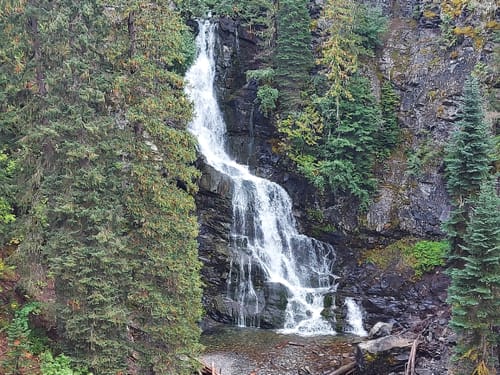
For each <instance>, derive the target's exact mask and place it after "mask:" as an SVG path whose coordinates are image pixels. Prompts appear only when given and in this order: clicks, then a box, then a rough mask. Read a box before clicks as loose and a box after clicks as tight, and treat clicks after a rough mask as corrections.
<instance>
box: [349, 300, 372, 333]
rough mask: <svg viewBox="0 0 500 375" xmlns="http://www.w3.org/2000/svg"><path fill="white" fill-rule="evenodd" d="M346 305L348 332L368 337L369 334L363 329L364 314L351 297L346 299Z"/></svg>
mask: <svg viewBox="0 0 500 375" xmlns="http://www.w3.org/2000/svg"><path fill="white" fill-rule="evenodd" d="M345 305H346V307H347V317H346V321H347V324H348V325H349V327H348V328H347V329H346V332H349V333H352V334H353V335H356V336H367V335H368V334H367V333H366V331H365V329H364V328H363V314H362V313H361V309H360V308H359V306H358V304H357V303H356V301H355V300H354V299H353V298H351V297H347V298H346V299H345Z"/></svg>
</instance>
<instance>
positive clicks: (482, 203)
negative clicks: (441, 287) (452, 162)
mask: <svg viewBox="0 0 500 375" xmlns="http://www.w3.org/2000/svg"><path fill="white" fill-rule="evenodd" d="M473 206H475V208H474V209H473V210H472V212H471V217H470V220H469V221H468V223H467V231H466V234H465V236H464V245H463V246H462V250H463V256H462V260H463V261H464V267H463V268H455V269H452V270H451V271H450V275H451V278H452V283H451V286H450V288H449V290H448V296H449V297H448V302H449V303H450V304H451V307H452V319H451V322H450V324H451V326H452V327H453V329H454V330H455V331H456V332H457V333H458V334H459V345H458V347H457V350H456V352H457V355H458V357H459V358H460V364H459V366H460V367H462V368H461V370H462V371H469V372H468V373H470V372H472V369H473V367H477V366H485V367H491V368H493V365H494V363H495V361H497V359H498V358H496V359H495V357H496V353H497V350H498V349H499V348H498V346H499V344H500V343H499V342H498V332H499V330H500V197H499V196H498V195H497V192H496V190H495V186H494V182H493V181H489V182H486V183H483V184H482V186H481V190H480V193H479V196H478V197H477V199H475V200H474V201H473ZM497 364H498V363H497Z"/></svg>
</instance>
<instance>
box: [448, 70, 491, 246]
mask: <svg viewBox="0 0 500 375" xmlns="http://www.w3.org/2000/svg"><path fill="white" fill-rule="evenodd" d="M491 150H492V147H491V143H490V137H489V134H488V127H487V125H486V122H485V121H484V114H483V110H482V101H481V94H480V91H479V83H478V82H477V80H476V79H475V78H474V77H471V78H470V79H468V80H467V81H466V82H465V84H464V89H463V103H462V105H461V107H460V118H459V121H458V122H457V129H456V130H455V132H454V133H453V135H452V137H451V141H450V143H449V146H448V147H447V149H446V155H445V160H444V161H445V171H446V186H447V189H448V193H449V194H450V197H451V199H452V202H453V205H454V209H453V211H452V213H451V217H450V220H449V221H448V223H447V224H446V232H447V233H448V236H449V238H450V239H451V240H452V250H453V251H454V252H455V253H457V254H459V253H460V251H461V250H460V246H459V245H460V244H461V243H462V239H463V236H464V234H465V228H466V222H467V220H468V219H467V218H468V214H469V211H470V206H469V204H468V202H469V201H470V199H471V198H473V197H475V196H476V195H477V193H478V192H479V188H480V186H481V183H482V182H483V181H484V180H485V178H486V177H487V175H488V173H489V171H490V169H491V166H490V163H491V156H490V152H491Z"/></svg>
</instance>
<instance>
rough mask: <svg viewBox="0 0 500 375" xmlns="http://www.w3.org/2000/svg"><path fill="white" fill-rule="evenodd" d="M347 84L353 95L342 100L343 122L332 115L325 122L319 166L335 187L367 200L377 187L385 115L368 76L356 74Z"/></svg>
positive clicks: (335, 189)
mask: <svg viewBox="0 0 500 375" xmlns="http://www.w3.org/2000/svg"><path fill="white" fill-rule="evenodd" d="M347 87H348V89H349V91H350V92H351V95H352V99H351V100H347V99H344V100H342V101H341V102H340V107H339V114H340V119H341V120H340V122H337V120H336V118H335V117H333V116H332V117H330V118H329V119H328V121H327V123H326V124H325V131H326V132H327V133H328V134H329V136H328V137H327V138H326V140H325V142H324V145H323V146H322V147H321V150H320V155H321V159H322V161H321V162H320V163H319V170H320V172H321V175H323V176H325V179H326V181H327V184H328V185H329V187H330V189H331V190H332V191H342V192H346V193H350V194H352V195H354V196H356V197H357V198H358V199H359V200H360V202H362V203H363V204H366V203H367V202H368V200H369V193H370V192H371V191H372V190H373V189H374V187H375V179H374V177H373V167H374V163H375V157H376V155H377V153H378V152H379V150H378V144H379V142H378V139H377V135H378V133H379V131H380V128H381V126H382V117H381V112H380V108H379V107H378V105H377V103H376V101H375V98H374V96H373V94H372V93H371V91H370V84H369V81H368V80H366V79H364V78H362V77H360V76H358V75H355V76H353V77H351V80H350V81H349V85H348V86H347Z"/></svg>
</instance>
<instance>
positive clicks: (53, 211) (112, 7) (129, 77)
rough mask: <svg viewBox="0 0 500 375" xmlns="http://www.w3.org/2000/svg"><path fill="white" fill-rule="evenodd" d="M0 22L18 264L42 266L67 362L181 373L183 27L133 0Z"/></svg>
mask: <svg viewBox="0 0 500 375" xmlns="http://www.w3.org/2000/svg"><path fill="white" fill-rule="evenodd" d="M0 17H1V20H0V28H1V30H2V35H3V36H4V38H2V40H1V41H0V43H1V44H2V45H1V47H2V48H1V51H2V52H1V54H0V58H1V59H2V64H1V67H0V78H1V80H0V96H1V97H2V98H4V99H5V100H4V101H3V102H2V104H1V105H2V110H3V112H2V114H1V116H2V117H1V120H2V124H4V123H6V124H8V125H9V128H11V129H13V130H12V132H13V134H14V135H15V137H14V138H15V139H17V140H18V143H17V144H16V149H18V150H19V154H18V155H16V157H19V159H18V161H17V165H20V166H22V168H16V172H15V175H14V176H13V178H15V182H16V185H17V187H18V190H19V194H18V196H17V201H16V203H18V204H19V212H20V213H21V214H20V215H19V216H18V218H17V220H16V226H18V230H19V231H20V232H22V233H25V236H24V237H23V240H22V242H21V243H20V245H19V248H18V252H17V260H16V263H17V264H16V265H17V266H18V268H17V269H18V270H19V272H20V273H21V274H22V276H23V277H24V278H26V277H28V276H29V277H31V276H30V274H31V273H30V272H28V271H29V270H30V268H31V269H32V268H33V267H34V266H37V267H39V268H41V269H42V270H44V269H46V268H48V269H49V270H50V272H51V274H52V275H53V277H54V279H55V292H56V314H57V320H58V330H59V335H60V337H61V339H62V345H63V348H64V351H65V353H66V354H67V355H69V356H70V358H71V360H72V361H73V362H76V363H77V364H82V365H84V366H85V367H88V368H89V369H91V370H92V371H95V372H96V373H99V374H116V373H118V372H120V371H122V372H126V371H127V367H128V365H129V363H128V362H127V358H128V356H130V355H133V356H134V358H135V359H136V364H135V366H137V369H138V371H139V372H141V373H150V372H151V371H156V373H175V374H187V373H190V372H191V368H192V365H193V361H190V360H185V358H190V357H191V356H193V355H196V354H197V353H198V352H199V350H200V347H199V344H198V337H199V328H198V326H197V321H198V319H199V317H200V314H201V311H200V310H201V308H200V300H201V290H200V281H199V274H198V271H199V262H198V260H197V254H196V250H197V244H196V235H197V223H196V219H195V217H194V199H193V196H192V194H193V193H194V191H195V190H196V187H195V184H194V179H195V178H196V176H197V171H196V170H195V168H194V167H193V165H192V163H193V161H194V160H195V156H196V155H195V147H194V141H193V140H192V138H191V136H190V135H189V133H188V132H187V131H186V124H187V121H188V120H189V119H190V116H191V106H190V105H189V102H188V100H187V98H186V97H185V95H184V93H183V79H182V77H181V76H180V75H179V74H178V73H182V71H183V70H184V69H185V67H186V65H187V64H188V62H189V56H191V55H192V51H191V48H192V45H191V42H190V40H191V37H189V38H188V37H187V35H188V34H187V28H186V27H185V26H184V25H183V23H182V21H181V19H180V17H179V15H178V14H177V13H176V12H175V11H173V10H172V9H170V5H169V4H167V3H148V4H143V3H139V2H136V1H111V2H107V3H106V4H104V3H102V2H99V1H98V2H95V1H83V2H80V3H74V2H71V1H66V0H64V1H59V2H55V3H54V2H47V1H40V2H19V3H17V4H16V6H15V7H12V8H8V9H7V11H4V12H2V13H1V16H0ZM190 51H191V52H190ZM9 149H12V148H9Z"/></svg>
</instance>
